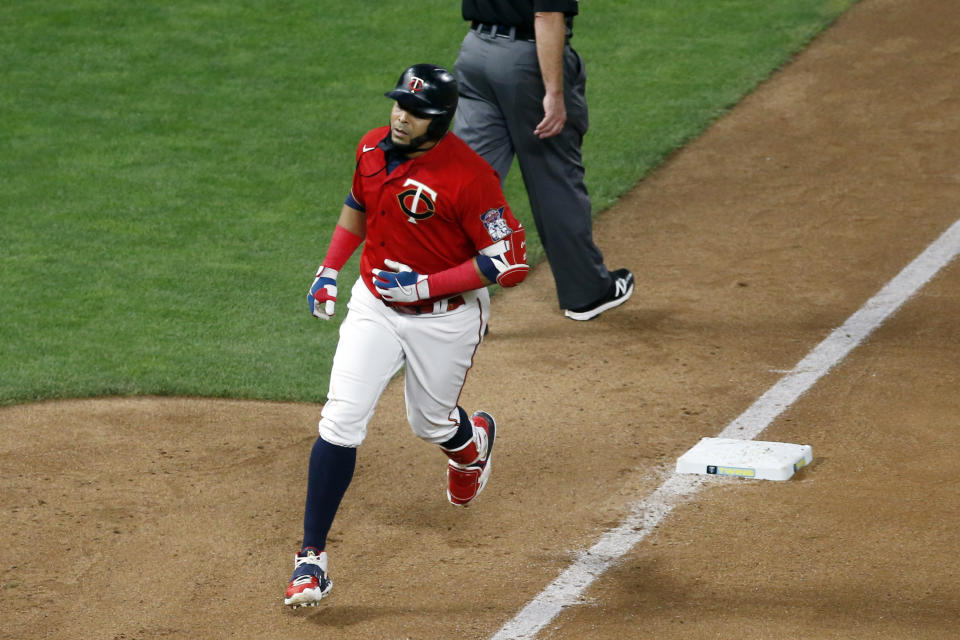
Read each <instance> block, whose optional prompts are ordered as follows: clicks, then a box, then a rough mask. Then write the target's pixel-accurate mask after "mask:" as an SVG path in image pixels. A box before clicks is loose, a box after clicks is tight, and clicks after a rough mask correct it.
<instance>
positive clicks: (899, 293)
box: [491, 220, 960, 640]
mask: <svg viewBox="0 0 960 640" xmlns="http://www.w3.org/2000/svg"><path fill="white" fill-rule="evenodd" d="M958 254H960V220H957V221H956V222H954V223H953V225H951V227H950V228H949V229H947V230H946V231H945V232H944V233H943V235H941V236H940V237H939V238H937V240H936V241H934V243H933V244H931V245H930V246H929V247H927V249H926V250H925V251H924V252H923V253H921V254H920V255H919V256H917V258H916V259H915V260H914V261H913V262H911V263H910V264H909V265H907V266H906V267H905V268H904V269H903V271H901V272H900V273H899V274H898V275H897V276H896V277H895V278H894V279H893V280H891V281H890V282H888V283H887V284H886V286H884V287H883V289H881V290H880V292H879V293H877V294H876V295H875V296H873V297H872V298H870V299H869V300H868V301H867V302H866V304H864V305H863V306H862V307H860V309H859V310H858V311H857V312H856V313H854V314H853V315H852V316H850V317H849V318H848V319H847V321H846V322H844V323H843V325H842V326H840V327H839V328H837V329H834V330H833V332H831V333H830V335H829V336H827V337H826V339H824V341H823V342H821V343H820V344H818V345H817V346H816V347H814V348H813V350H812V351H810V353H808V354H807V355H806V356H805V357H804V358H803V360H801V361H800V362H799V363H797V366H795V367H794V368H793V369H792V370H791V371H790V372H789V373H787V374H786V375H784V376H783V377H782V378H781V379H780V380H779V381H778V382H777V383H776V384H775V385H773V386H772V387H771V388H770V389H769V390H768V391H767V392H766V393H764V394H763V395H762V396H760V397H759V398H758V399H757V400H756V402H754V403H753V404H752V405H751V406H750V407H749V408H748V409H747V410H746V411H744V412H743V413H742V414H740V416H739V417H738V418H737V419H736V420H734V421H733V422H731V423H730V424H729V425H727V427H726V428H724V429H723V431H721V432H720V435H719V437H721V438H739V439H743V440H752V439H753V438H755V437H757V435H759V434H760V432H761V431H763V430H764V429H766V428H767V426H769V424H770V423H771V422H773V420H774V419H776V417H777V416H779V415H780V414H781V413H783V412H784V411H785V410H786V409H787V408H788V407H790V405H792V404H793V403H794V402H796V400H797V399H798V398H799V397H800V396H801V395H803V394H804V393H805V392H806V391H807V390H808V389H810V387H812V386H813V385H814V384H815V383H816V382H817V380H819V379H820V378H821V377H823V376H824V375H825V374H826V373H827V372H828V371H829V370H830V369H832V368H833V367H834V366H835V365H836V364H837V363H839V362H840V361H842V360H843V359H844V358H845V357H846V356H847V354H848V353H850V352H851V351H852V350H853V349H854V348H855V347H856V346H857V345H858V344H860V343H861V342H862V341H863V340H864V339H865V338H866V337H867V336H868V335H870V333H871V332H872V331H873V330H874V329H876V328H877V327H879V326H880V325H881V324H883V322H884V321H885V320H886V319H887V318H888V317H890V316H891V315H892V314H893V313H894V312H896V310H897V309H899V308H900V307H901V306H902V305H903V303H904V302H906V301H907V300H909V299H910V298H911V297H912V296H913V295H914V294H915V293H916V292H917V291H919V290H920V288H921V287H923V285H925V284H926V283H927V282H929V281H930V279H931V278H932V277H933V276H934V275H936V274H937V272H938V271H940V269H942V268H943V267H945V266H946V265H947V264H949V263H950V262H951V261H952V260H953V259H954V258H955V257H956V256H957V255H958ZM704 482H705V477H704V476H698V475H688V474H678V473H672V474H670V475H669V476H668V477H667V479H666V480H665V481H664V482H663V484H661V485H660V486H659V487H658V488H657V489H656V490H654V491H653V493H651V494H650V495H649V496H648V497H647V498H646V499H644V500H642V501H640V502H637V503H635V504H633V505H632V506H631V512H630V515H628V516H627V517H626V518H625V519H624V520H623V522H621V523H620V525H619V526H617V527H616V528H615V529H611V530H609V531H607V532H606V533H604V534H603V535H602V536H600V539H599V540H598V541H597V542H596V544H594V545H593V546H592V547H590V549H588V550H587V551H584V552H582V553H581V554H580V555H579V556H578V558H577V560H576V561H575V562H574V563H573V564H572V565H570V566H569V567H568V568H567V569H566V570H564V572H563V573H561V574H560V575H559V576H558V577H557V579H556V580H554V581H553V582H552V583H550V584H549V585H548V586H547V588H546V589H544V590H543V591H541V592H540V594H539V595H538V596H537V597H536V598H534V599H533V600H531V601H530V602H529V603H527V605H526V606H525V607H524V608H523V609H521V610H520V612H519V613H518V614H517V615H516V616H514V618H513V619H512V620H510V621H509V622H507V624H505V625H504V626H503V627H502V628H501V629H500V631H498V632H497V633H496V635H494V636H493V638H492V639H491V640H532V639H533V638H534V637H535V636H536V635H537V633H539V632H540V630H541V629H543V628H544V627H545V626H547V625H548V624H550V621H551V620H553V619H554V618H555V617H556V616H557V614H559V613H560V611H562V610H563V609H564V608H565V607H569V606H571V605H574V604H576V603H577V602H578V601H579V600H580V598H581V597H582V594H583V592H584V591H586V589H587V588H588V587H589V586H590V585H591V584H592V583H593V581H594V580H595V579H596V578H598V577H599V576H601V575H602V574H603V573H604V572H605V571H606V570H607V569H609V568H610V567H611V566H612V565H613V564H614V563H615V562H617V561H618V560H619V559H620V558H622V557H623V556H624V555H625V554H626V553H627V552H628V551H630V549H632V548H633V547H634V546H635V545H636V544H637V543H638V542H640V541H641V540H643V539H644V538H645V537H646V536H647V535H648V534H649V533H650V532H651V531H652V530H653V529H654V528H655V527H656V526H657V525H658V524H660V522H662V521H663V520H664V519H665V518H666V517H667V515H669V514H670V512H671V511H673V508H674V507H675V506H676V505H678V504H679V503H681V502H683V501H684V500H686V499H688V498H689V497H691V496H693V495H694V494H696V493H697V491H699V490H700V487H701V486H703V484H704Z"/></svg>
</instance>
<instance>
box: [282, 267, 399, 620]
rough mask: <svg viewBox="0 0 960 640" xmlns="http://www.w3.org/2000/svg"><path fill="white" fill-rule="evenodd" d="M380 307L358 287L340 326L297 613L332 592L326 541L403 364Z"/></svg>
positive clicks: (312, 469)
mask: <svg viewBox="0 0 960 640" xmlns="http://www.w3.org/2000/svg"><path fill="white" fill-rule="evenodd" d="M371 301H372V302H371ZM377 305H379V307H383V305H382V304H380V303H378V302H376V300H375V299H373V296H372V295H370V293H369V291H368V290H367V288H366V287H365V286H364V285H363V284H362V283H358V286H355V287H354V288H353V292H352V293H351V299H350V304H349V305H348V312H347V315H346V317H345V318H344V320H343V323H342V324H341V326H340V341H339V343H338V345H337V351H336V354H335V355H334V360H333V368H332V369H331V373H330V391H329V393H328V397H327V402H326V404H325V405H324V408H323V410H322V412H321V416H322V418H321V420H320V425H319V430H320V435H319V437H318V438H317V440H316V441H315V442H314V445H313V449H312V450H311V452H310V463H309V468H308V473H307V497H306V501H305V506H304V517H303V544H302V547H301V550H300V552H299V553H298V554H297V556H296V558H295V561H294V572H293V576H292V577H291V579H290V584H289V586H288V587H287V592H286V596H285V598H284V603H285V604H287V605H290V606H293V607H298V606H311V605H315V604H316V603H317V602H319V601H320V600H321V599H322V598H323V597H324V596H326V595H327V594H328V593H329V592H330V589H331V588H332V587H333V582H332V581H331V580H330V577H329V575H328V574H327V554H326V551H325V548H326V540H327V534H328V532H329V531H330V527H331V525H332V523H333V519H334V517H335V516H336V513H337V510H338V508H339V506H340V502H341V500H342V499H343V496H344V494H345V493H346V491H347V488H348V487H349V485H350V481H351V479H352V478H353V472H354V468H355V464H356V448H357V447H358V446H359V445H360V444H361V443H362V442H363V439H364V438H365V437H366V428H367V424H368V423H369V421H370V418H371V417H372V416H373V412H374V409H375V408H376V404H377V401H378V400H379V398H380V395H381V394H382V393H383V390H384V389H385V388H386V385H387V383H388V382H389V381H390V379H391V378H392V377H393V375H394V374H395V373H396V372H397V371H398V370H399V368H400V366H401V365H402V363H403V351H402V349H401V345H400V342H399V340H398V339H397V338H396V335H395V334H394V332H393V329H392V327H391V326H390V324H389V322H388V320H389V318H385V317H384V316H383V314H382V313H381V311H380V310H379V309H377ZM390 313H393V312H392V311H391V312H390Z"/></svg>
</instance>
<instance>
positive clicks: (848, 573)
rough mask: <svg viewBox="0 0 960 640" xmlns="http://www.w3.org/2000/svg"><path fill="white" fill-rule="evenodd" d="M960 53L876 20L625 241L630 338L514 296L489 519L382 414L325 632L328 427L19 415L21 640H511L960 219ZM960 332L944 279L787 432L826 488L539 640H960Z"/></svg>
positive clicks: (502, 325) (615, 214) (254, 418)
mask: <svg viewBox="0 0 960 640" xmlns="http://www.w3.org/2000/svg"><path fill="white" fill-rule="evenodd" d="M956 25H957V11H956V6H954V3H952V2H945V1H943V0H863V1H862V2H860V3H859V4H857V5H855V6H854V7H853V8H852V9H851V10H850V11H849V12H848V13H847V14H846V15H844V16H843V17H842V18H841V19H840V20H839V21H838V22H837V23H836V24H835V25H834V26H833V27H832V28H831V29H830V30H828V31H827V32H826V33H824V34H823V35H822V36H821V37H820V38H818V39H817V40H816V41H815V42H814V43H813V44H812V45H811V46H810V47H809V48H808V49H807V50H805V51H804V52H803V53H802V54H801V55H799V56H798V57H797V59H796V60H794V61H793V62H792V63H791V64H789V65H788V66H787V67H785V68H784V69H783V70H782V71H781V72H779V73H777V74H776V75H775V76H774V77H773V78H772V79H771V80H769V81H768V82H766V83H765V84H764V85H763V86H761V87H760V88H759V89H758V90H757V91H756V92H755V93H754V94H752V95H751V96H749V97H748V98H747V99H746V100H744V101H743V103H742V104H740V105H738V106H737V108H736V109H735V110H734V111H732V112H731V113H730V114H729V115H728V116H726V117H724V118H723V119H721V120H720V121H718V122H717V123H716V124H715V125H714V126H713V127H711V128H710V129H709V131H707V133H706V134H704V135H703V136H702V137H701V138H700V139H698V140H697V141H695V142H694V143H692V144H690V145H689V146H688V147H687V148H685V149H684V150H682V151H681V152H679V153H677V154H676V155H675V156H674V157H672V158H671V159H670V160H669V161H668V162H667V163H666V164H665V165H664V166H663V167H661V168H660V169H659V170H658V171H656V172H655V173H654V174H653V175H651V176H649V177H648V178H647V179H646V180H644V181H643V182H642V183H641V184H640V185H639V186H638V188H637V189H635V190H634V191H632V192H631V193H630V194H629V195H627V196H625V197H624V198H623V199H621V201H620V202H619V203H618V204H617V205H616V206H615V207H613V208H612V209H611V210H609V211H606V212H604V213H603V214H601V215H600V216H599V218H598V220H597V224H596V237H597V241H598V244H599V245H600V246H601V247H602V248H603V250H604V253H605V256H606V258H607V262H608V264H610V266H611V267H620V266H627V267H630V268H631V269H633V270H634V272H635V273H636V274H637V290H636V293H635V294H634V298H633V299H632V300H631V301H630V302H629V303H628V304H627V305H625V306H624V307H621V308H620V309H617V310H614V311H611V312H609V313H607V314H604V315H603V316H601V317H600V318H598V319H596V320H594V321H591V322H588V323H576V322H573V321H570V320H567V319H565V318H563V317H562V315H561V314H560V313H559V312H558V310H557V306H556V299H555V295H554V290H553V283H552V280H551V278H550V274H549V269H547V268H546V266H545V265H543V266H540V267H538V268H537V269H535V270H534V271H533V273H532V275H531V278H530V279H529V281H528V282H527V283H525V284H524V285H523V286H522V287H518V288H517V289H514V290H510V291H506V292H504V293H503V294H501V295H497V296H496V297H495V300H494V304H493V307H494V309H493V320H492V333H491V335H490V336H489V338H488V340H487V342H486V343H485V344H484V346H483V347H482V348H481V350H480V352H479V353H478V357H477V359H476V366H475V367H474V369H473V370H472V371H471V374H470V376H469V379H468V383H467V388H466V389H465V391H464V395H463V397H462V403H463V404H464V406H465V407H466V408H467V409H468V411H473V410H475V409H478V408H483V409H486V410H488V411H490V412H491V413H492V414H493V415H495V416H496V417H497V419H498V423H499V424H500V426H501V430H500V435H499V437H498V444H497V456H496V459H495V466H494V469H493V475H492V479H491V482H490V485H489V486H488V487H487V489H486V491H485V492H484V493H483V495H482V496H480V497H479V498H478V499H477V500H476V502H475V503H474V504H472V505H471V506H470V507H468V508H466V509H456V508H454V507H451V506H450V505H449V504H447V502H446V499H445V495H444V468H445V464H446V463H445V459H444V457H443V456H442V454H441V453H440V452H439V451H437V449H436V448H435V447H431V446H429V445H426V444H424V443H422V442H420V441H419V440H417V439H416V438H415V437H414V436H413V435H412V433H411V432H410V429H409V427H407V425H406V424H405V419H404V409H403V399H402V388H401V384H399V381H398V382H397V383H395V384H392V385H391V386H390V387H389V388H388V390H387V393H386V394H385V396H384V398H383V400H382V402H381V404H380V407H379V409H378V412H377V414H376V416H375V417H374V419H373V422H372V424H371V427H370V436H369V437H368V440H367V442H366V443H365V444H364V446H363V447H362V448H361V449H360V454H359V461H358V468H357V473H356V477H355V479H354V481H353V484H352V485H351V487H350V489H349V491H348V493H347V496H346V498H345V500H344V503H343V507H342V510H341V512H340V514H339V515H338V517H337V520H336V522H335V526H334V530H333V532H332V535H331V538H330V540H329V547H328V550H329V552H330V569H331V575H332V577H333V579H334V582H335V587H334V590H333V593H332V594H331V596H330V598H328V599H327V600H325V601H324V602H323V603H322V606H320V607H317V608H313V609H305V610H298V611H295V612H291V611H287V610H285V609H284V607H283V606H282V594H283V590H284V588H285V586H286V583H287V580H288V579H289V573H290V571H291V568H292V556H293V553H294V552H295V551H296V549H297V547H298V544H299V541H300V535H301V520H302V509H303V500H304V490H305V483H306V467H307V458H308V455H309V451H310V446H311V443H312V442H313V440H314V438H315V437H316V421H317V419H318V417H319V409H320V408H319V407H318V406H315V405H307V404H274V403H262V402H244V401H220V400H198V399H169V398H163V399H159V398H130V399H97V400H81V401H67V402H49V403H41V404H36V405H27V406H14V407H7V408H3V409H0V469H2V478H0V514H2V518H0V539H2V540H3V545H2V548H0V638H9V639H14V638H17V639H24V638H57V639H60V638H62V639H64V640H66V639H70V640H75V639H77V638H91V639H98V640H103V639H106V640H134V639H136V640H153V639H159V638H257V639H262V640H280V639H288V638H337V639H347V640H360V639H363V640H369V639H375V640H381V639H402V638H416V639H430V640H434V639H441V640H445V639H450V640H461V639H479V640H483V639H485V638H490V637H491V636H492V635H494V634H495V633H496V632H497V630H498V629H500V628H501V627H502V626H503V625H504V624H505V623H507V622H508V621H509V620H511V619H512V618H513V617H514V616H515V615H516V614H517V612H518V611H520V610H521V609H522V608H523V606H524V605H525V604H526V603H527V602H529V601H530V600H531V599H532V598H534V597H536V596H537V594H538V593H540V592H541V590H542V589H543V588H544V587H545V586H546V585H547V584H549V583H550V582H551V581H552V580H553V579H554V578H555V577H556V576H557V575H558V574H559V572H560V571H562V570H563V569H564V568H566V567H567V566H568V565H569V564H570V563H571V562H572V561H573V560H574V559H575V558H576V554H577V552H578V551H579V550H583V549H585V548H587V547H589V546H590V545H591V544H592V543H593V542H594V541H595V540H596V539H597V538H598V537H599V536H600V535H602V533H603V532H604V531H606V530H608V529H609V528H611V527H613V526H616V525H617V524H618V522H620V520H621V518H622V517H623V516H624V514H625V513H626V512H627V510H628V509H629V506H630V505H631V503H633V502H635V501H638V500H641V499H643V498H644V497H645V496H647V495H649V493H650V492H651V491H652V490H653V489H655V488H656V487H657V486H659V484H660V483H661V482H662V481H663V478H664V477H665V476H666V475H667V474H669V473H670V471H671V470H672V468H673V464H674V462H675V460H676V458H677V457H678V456H679V455H681V454H682V453H683V452H684V451H686V450H687V449H688V448H689V447H691V446H692V445H693V444H695V443H696V442H697V441H698V440H699V439H700V438H701V437H703V436H712V435H716V434H717V433H719V431H720V430H721V429H722V428H723V427H724V426H726V425H727V424H729V423H730V421H732V420H733V419H735V418H736V417H737V416H738V415H739V414H740V413H741V412H743V411H744V410H745V409H746V408H747V407H748V406H750V405H751V404H752V403H753V402H754V400H755V399H756V398H758V397H759V396H760V395H762V394H763V393H764V391H766V390H767V389H768V388H770V386H771V385H773V384H774V383H775V382H776V381H777V380H778V379H779V378H780V377H781V376H782V375H783V373H784V372H785V371H789V370H791V369H792V368H793V367H794V365H795V364H796V363H797V362H798V361H799V360H800V359H801V358H802V357H803V356H804V355H805V354H806V353H807V352H808V351H809V350H810V349H812V348H813V347H814V346H815V345H817V344H818V343H819V342H820V341H821V340H822V339H823V338H824V337H826V335H827V334H828V333H829V332H830V331H831V330H833V329H834V328H835V327H838V326H840V325H841V324H843V322H844V321H845V320H846V318H847V317H849V316H850V315H851V314H852V313H853V312H855V311H856V310H857V309H858V308H859V307H860V306H861V305H862V304H863V303H864V302H865V301H866V300H868V299H869V298H870V297H871V296H873V295H874V294H875V293H876V292H877V291H878V290H879V289H880V288H881V287H882V286H883V285H884V284H885V283H886V282H888V281H889V280H890V279H891V278H893V277H894V276H895V275H896V274H897V273H898V272H899V271H900V270H901V269H902V268H903V267H904V266H905V265H907V264H908V263H909V262H910V261H911V260H912V259H913V258H914V257H915V256H916V255H918V254H919V253H920V252H921V251H923V249H924V248H925V247H926V246H927V245H929V244H930V243H931V242H933V241H934V240H935V239H936V238H937V237H938V236H939V235H940V234H941V233H942V232H943V231H944V230H946V229H947V228H948V227H950V225H951V224H952V223H953V222H954V221H956V220H957V219H958V218H960V83H958V82H957V78H960V39H958V38H957V29H956ZM588 169H589V167H588ZM958 319H960V264H958V262H957V261H954V262H953V263H951V264H949V265H948V266H947V267H946V268H944V269H943V270H942V271H941V272H940V273H939V274H937V275H936V276H935V277H934V278H933V279H932V280H931V281H930V283H929V284H927V285H926V286H925V287H924V288H923V289H922V290H921V291H920V292H919V293H918V294H917V295H916V296H914V297H913V298H912V299H911V300H910V301H908V302H907V303H906V304H905V305H904V306H903V308H901V309H900V310H899V311H898V312H897V313H896V314H895V315H894V316H893V317H892V318H890V319H889V320H888V321H887V322H886V323H885V324H883V326H881V327H880V328H879V329H878V330H877V331H876V332H874V334H872V335H871V336H870V337H869V338H868V339H867V340H866V341H865V342H864V343H863V344H862V345H860V346H859V347H858V348H857V349H856V350H854V351H853V352H852V353H851V354H850V355H849V356H848V357H847V358H846V359H845V360H844V361H843V362H841V363H840V364H839V365H838V366H837V367H836V368H835V369H834V370H833V371H831V372H830V373H829V374H828V375H827V376H825V377H824V378H823V379H822V380H820V381H819V382H818V383H817V384H816V385H815V386H814V387H813V388H812V389H810V391H808V392H807V393H806V394H805V395H804V396H803V397H801V398H800V400H799V401H798V402H797V403H795V404H794V405H793V406H791V407H790V408H789V409H788V410H787V411H786V412H784V413H783V415H781V416H780V417H779V418H777V419H776V420H775V421H774V422H773V423H772V424H771V425H770V427H769V428H768V429H767V430H766V431H764V432H763V434H762V437H761V438H760V439H764V440H778V441H784V442H795V443H802V444H810V445H811V446H812V447H813V453H814V463H813V464H812V465H811V466H810V467H808V468H807V469H804V470H802V471H800V472H799V473H798V474H797V475H795V476H794V477H793V478H792V479H790V480H788V481H786V482H768V481H756V480H753V481H751V480H740V479H726V480H724V479H718V480H716V481H715V482H711V483H710V484H709V485H708V486H707V487H706V488H704V489H703V490H702V491H700V492H699V493H698V494H697V495H696V496H694V497H693V498H692V499H690V500H689V501H688V502H685V503H684V504H682V505H680V506H679V507H677V509H676V510H675V511H674V512H673V513H672V514H670V516H669V517H667V518H666V519H665V520H664V521H663V522H662V523H661V524H660V526H659V527H658V528H657V530H656V531H654V532H653V533H652V534H651V535H650V536H648V537H646V538H644V539H643V540H642V542H640V543H639V544H637V545H636V546H635V547H634V548H633V549H631V550H630V551H629V552H628V553H627V554H626V555H625V556H624V557H623V558H622V559H621V560H620V562H618V563H617V564H616V565H615V566H613V567H612V568H611V569H610V570H609V571H607V572H606V573H604V574H603V575H601V576H598V577H597V579H596V581H595V582H594V583H593V585H592V586H591V587H590V588H589V589H587V591H586V592H585V593H584V596H583V598H582V600H581V602H580V603H579V604H578V605H577V606H571V607H568V608H566V609H565V610H564V611H563V612H561V613H560V615H559V616H557V617H556V618H555V619H553V620H552V621H551V622H550V623H549V624H548V625H547V627H546V628H545V629H544V630H543V631H542V632H541V633H540V635H539V636H538V637H540V638H551V639H554V640H561V639H564V640H565V639H571V640H572V639H574V638H576V639H582V638H591V639H598V640H612V639H614V638H654V637H655V638H659V639H661V640H673V639H679V638H718V639H725V638H735V637H752V638H771V639H778V638H811V639H821V638H824V639H825V638H843V639H851V638H853V639H864V640H866V639H871V640H875V639H881V640H887V639H889V640H893V639H898V640H899V639H903V638H911V639H944V640H946V639H947V638H955V637H957V633H958V629H960V626H958V625H960V623H958V621H960V554H958V543H957V540H958V538H957V534H956V529H957V524H958V523H960V491H958V483H957V479H956V457H957V456H956V451H957V442H958V439H960V393H958V389H960V328H958V326H960V325H958Z"/></svg>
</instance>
